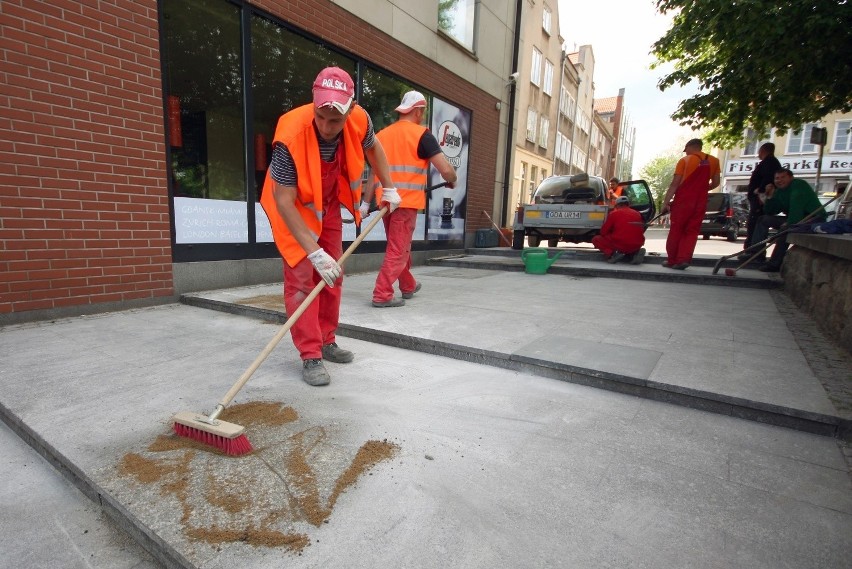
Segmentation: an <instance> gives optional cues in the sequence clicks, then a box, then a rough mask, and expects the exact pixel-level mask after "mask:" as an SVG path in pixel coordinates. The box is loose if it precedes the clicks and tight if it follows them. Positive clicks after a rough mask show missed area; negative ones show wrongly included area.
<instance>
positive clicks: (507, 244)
mask: <svg viewBox="0 0 852 569" xmlns="http://www.w3.org/2000/svg"><path fill="white" fill-rule="evenodd" d="M482 213H484V214H485V217H487V218H488V221H490V222H491V225H492V226H493V227H494V229H496V230H497V233H499V234H500V238H501V239H503V241H504V242H505V243H506V246H507V247H511V246H512V244H511V243H510V242H509V239H508V238H507V237H506V236H505V235H503V231H502V230H501V229H500V228H499V227H497V224H496V223H494V220H493V219H491V216H490V215H488V212H486V211H485V210H484V209H483V210H482Z"/></svg>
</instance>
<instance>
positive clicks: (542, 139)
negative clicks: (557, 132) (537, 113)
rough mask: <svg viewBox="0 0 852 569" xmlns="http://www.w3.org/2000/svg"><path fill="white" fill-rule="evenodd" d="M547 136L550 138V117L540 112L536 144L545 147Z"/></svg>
mask: <svg viewBox="0 0 852 569" xmlns="http://www.w3.org/2000/svg"><path fill="white" fill-rule="evenodd" d="M548 138H550V117H548V116H547V115H545V114H542V115H541V119H540V120H539V131H538V145H539V146H540V147H542V148H547V143H548V141H547V139H548Z"/></svg>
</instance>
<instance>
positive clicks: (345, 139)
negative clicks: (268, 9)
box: [261, 67, 400, 386]
mask: <svg viewBox="0 0 852 569" xmlns="http://www.w3.org/2000/svg"><path fill="white" fill-rule="evenodd" d="M354 97H355V84H354V82H353V81H352V77H351V76H350V75H349V74H348V73H347V72H346V71H344V70H343V69H340V68H339V67H327V68H325V69H323V70H322V71H321V72H320V73H319V75H317V78H316V80H315V81H314V85H313V103H308V104H306V105H303V106H301V107H297V108H295V109H293V110H291V111H289V112H287V113H285V114H284V115H282V116H281V118H280V119H279V120H278V125H277V127H276V129H275V136H274V139H273V142H272V144H273V150H272V162H271V164H270V166H269V170H268V171H267V175H266V181H265V183H264V187H263V193H262V194H261V205H262V206H263V209H264V211H265V212H266V215H267V217H269V223H270V225H271V226H272V235H273V237H274V239H275V244H276V246H277V247H278V250H279V252H280V253H281V256H282V257H283V258H284V306H285V308H286V310H287V314H293V313H294V312H295V311H296V309H297V308H298V307H299V306H300V305H301V304H302V301H303V300H304V299H305V298H306V297H307V296H308V295H309V294H310V292H311V291H312V290H313V289H314V287H315V286H316V285H317V283H319V282H320V280H319V279H323V280H324V281H325V282H326V284H327V285H328V286H326V287H324V288H323V289H322V291H320V293H319V295H318V296H317V298H316V299H314V301H313V302H311V304H310V305H309V306H308V307H307V309H306V310H305V311H304V312H303V313H302V315H301V317H300V318H299V319H298V320H297V321H296V322H295V323H294V324H293V326H292V328H290V335H291V337H292V338H293V344H294V345H295V346H296V349H297V350H299V355H300V357H301V359H302V379H303V380H304V381H305V382H306V383H307V384H308V385H314V386H318V385H328V383H329V382H330V381H331V377H330V376H329V374H328V372H327V371H326V369H325V366H324V365H323V362H322V360H323V359H326V360H329V361H332V362H337V363H349V362H351V361H352V360H353V359H354V357H355V356H354V354H353V353H352V352H350V351H348V350H344V349H342V348H340V347H339V346H338V345H337V341H336V338H335V332H336V331H337V326H338V321H339V319H340V300H341V297H342V295H343V291H342V288H343V276H342V275H343V269H342V268H341V267H340V265H338V263H337V260H338V259H340V256H341V255H342V254H343V219H342V217H341V214H340V208H341V206H342V207H345V208H346V209H347V210H349V212H350V213H351V214H352V215H353V216H355V215H356V213H357V215H358V218H357V221H358V222H359V223H360V212H359V209H358V207H357V204H359V203H360V202H361V175H362V173H363V171H364V161H365V157H366V159H367V160H368V161H369V163H370V166H371V167H372V169H373V171H374V172H376V173H377V175H378V178H379V180H381V182H382V184H384V186H385V190H384V194H383V199H384V201H386V202H388V204H389V206H390V209H391V210H393V209H394V208H395V207H396V206H397V205H398V204H399V201H400V199H399V195H398V194H397V192H396V190H395V189H394V188H393V184H392V182H391V178H390V173H389V171H388V163H387V157H386V156H385V153H384V151H383V149H382V145H381V143H380V142H378V141H377V140H376V136H375V133H374V131H373V123H372V120H371V119H370V116H369V115H368V114H367V112H366V111H365V110H364V109H363V108H362V107H360V106H359V105H358V104H357V103H356V102H355V100H354Z"/></svg>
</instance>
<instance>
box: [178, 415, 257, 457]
mask: <svg viewBox="0 0 852 569" xmlns="http://www.w3.org/2000/svg"><path fill="white" fill-rule="evenodd" d="M174 430H175V434H177V435H178V436H180V437H186V438H188V439H192V440H194V441H198V442H200V443H202V444H205V445H209V446H212V447H215V448H217V449H219V450H221V451H222V452H223V453H225V454H227V455H229V456H240V455H243V454H247V453H250V452H251V451H252V446H251V443H250V442H249V440H248V437H246V436H245V435H240V436H238V437H234V438H228V437H223V436H221V435H214V434H213V433H208V432H207V431H202V430H201V429H195V428H193V427H189V426H187V425H183V424H181V423H175V424H174Z"/></svg>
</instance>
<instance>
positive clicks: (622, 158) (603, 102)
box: [595, 88, 636, 180]
mask: <svg viewBox="0 0 852 569" xmlns="http://www.w3.org/2000/svg"><path fill="white" fill-rule="evenodd" d="M595 112H596V113H598V114H599V115H600V116H601V118H602V119H604V120H605V121H607V122H608V123H610V124H611V125H612V134H613V143H612V148H611V152H610V156H609V164H608V165H607V168H606V178H612V177H613V176H614V177H616V178H618V179H619V180H629V179H631V178H632V170H633V147H634V145H635V142H636V129H635V128H634V127H633V125H632V124H631V123H630V117H629V114H628V112H627V108H626V107H625V105H624V89H623V88H622V89H619V90H618V95H617V96H615V97H605V98H602V99H596V100H595Z"/></svg>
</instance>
